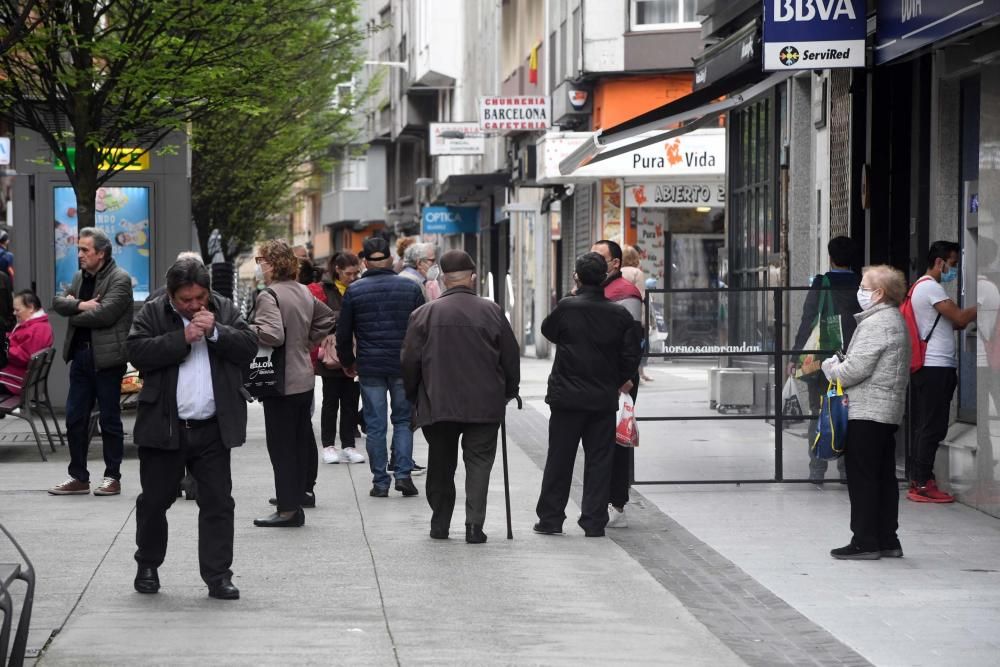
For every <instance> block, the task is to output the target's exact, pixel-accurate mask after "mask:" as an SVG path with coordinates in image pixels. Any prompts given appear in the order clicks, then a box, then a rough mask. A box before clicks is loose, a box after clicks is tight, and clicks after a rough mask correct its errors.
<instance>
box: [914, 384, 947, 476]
mask: <svg viewBox="0 0 1000 667" xmlns="http://www.w3.org/2000/svg"><path fill="white" fill-rule="evenodd" d="M956 386H958V372H957V371H956V370H955V369H954V368H948V367H942V366H924V367H923V368H921V369H920V370H919V371H917V372H916V373H914V374H913V375H911V376H910V387H911V389H912V392H913V393H912V394H911V403H910V418H911V419H912V426H913V442H914V450H913V455H914V458H913V465H912V466H911V471H912V474H913V479H914V481H915V482H916V483H917V485H918V486H923V485H924V484H926V483H927V480H931V479H934V459H935V457H936V456H937V450H938V446H939V445H940V444H941V441H942V440H944V439H945V436H947V435H948V417H949V415H950V414H951V399H952V397H953V396H954V395H955V387H956Z"/></svg>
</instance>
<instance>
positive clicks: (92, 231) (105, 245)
mask: <svg viewBox="0 0 1000 667" xmlns="http://www.w3.org/2000/svg"><path fill="white" fill-rule="evenodd" d="M77 237H78V238H81V239H93V241H94V250H96V251H97V252H99V253H101V254H102V255H104V259H111V239H110V238H108V235H107V234H105V233H104V232H103V231H101V230H100V229H98V228H97V227H84V228H83V229H81V230H80V232H79V234H77Z"/></svg>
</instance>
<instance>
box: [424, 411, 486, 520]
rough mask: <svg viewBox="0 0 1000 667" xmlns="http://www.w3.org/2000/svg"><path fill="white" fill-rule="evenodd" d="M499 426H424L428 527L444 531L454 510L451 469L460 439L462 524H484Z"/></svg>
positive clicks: (455, 463) (452, 473)
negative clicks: (429, 513)
mask: <svg viewBox="0 0 1000 667" xmlns="http://www.w3.org/2000/svg"><path fill="white" fill-rule="evenodd" d="M499 429H500V424H465V423H460V422H438V423H436V424H431V425H429V426H424V428H423V431H424V437H426V438H427V444H428V445H429V450H428V454H427V483H426V491H425V493H426V494H427V504H428V505H430V506H431V512H432V514H431V525H432V526H441V527H442V528H444V529H445V530H447V528H448V526H449V525H451V515H452V512H453V511H454V509H455V468H456V467H457V466H458V441H459V438H461V439H462V460H463V461H464V462H465V523H474V524H477V525H480V526H481V525H483V524H484V523H485V522H486V496H487V493H488V492H489V488H490V472H491V471H492V470H493V461H494V460H495V459H496V455H497V431H499Z"/></svg>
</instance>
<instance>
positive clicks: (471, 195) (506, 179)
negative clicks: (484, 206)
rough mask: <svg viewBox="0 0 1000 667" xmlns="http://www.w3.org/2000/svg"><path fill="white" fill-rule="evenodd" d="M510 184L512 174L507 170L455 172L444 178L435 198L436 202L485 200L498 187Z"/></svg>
mask: <svg viewBox="0 0 1000 667" xmlns="http://www.w3.org/2000/svg"><path fill="white" fill-rule="evenodd" d="M508 185H510V174H509V173H508V172H506V171H499V172H490V173H486V174H453V175H451V176H449V177H448V178H446V179H444V183H442V184H441V190H440V192H438V195H437V197H435V198H434V203H435V204H467V203H475V202H479V201H483V200H484V199H486V198H488V197H489V196H490V195H492V194H493V193H494V190H495V189H496V188H505V187H507V186H508Z"/></svg>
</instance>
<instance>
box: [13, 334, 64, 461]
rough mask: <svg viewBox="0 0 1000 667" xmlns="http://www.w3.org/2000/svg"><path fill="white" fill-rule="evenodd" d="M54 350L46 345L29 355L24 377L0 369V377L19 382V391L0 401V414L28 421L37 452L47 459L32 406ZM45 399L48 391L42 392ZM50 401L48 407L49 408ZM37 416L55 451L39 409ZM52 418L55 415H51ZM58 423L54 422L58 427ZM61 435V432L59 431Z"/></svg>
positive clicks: (36, 403) (35, 402)
mask: <svg viewBox="0 0 1000 667" xmlns="http://www.w3.org/2000/svg"><path fill="white" fill-rule="evenodd" d="M50 352H53V353H54V352H55V350H53V349H52V348H51V347H47V348H45V349H44V350H39V351H38V352H35V353H34V354H33V355H31V359H30V360H29V361H28V370H27V371H26V372H25V374H24V379H23V380H21V379H20V378H18V377H16V376H14V375H11V374H10V373H4V372H3V371H0V379H3V380H6V381H8V382H11V383H14V384H19V385H20V386H21V393H20V394H18V395H17V396H8V397H6V398H5V399H4V400H3V401H0V414H3V415H10V416H12V417H17V418H18V419H23V420H24V421H26V422H28V425H29V426H31V432H32V433H33V434H34V436H35V444H37V445H38V453H39V454H41V455H42V460H43V461H47V460H48V457H46V456H45V450H44V449H43V448H42V438H41V436H40V435H39V434H38V428H37V427H36V426H35V419H34V416H35V411H34V407H35V406H36V405H38V403H39V402H38V400H37V398H36V396H38V395H39V394H38V384H39V382H42V380H43V377H42V375H43V372H45V373H46V374H47V371H46V365H49V366H51V362H47V361H46V359H48V356H49V353H50ZM44 394H45V397H46V399H47V398H48V391H45V392H44ZM51 405H52V404H51V402H50V403H49V407H50V408H51ZM37 414H38V418H39V419H40V420H41V422H42V428H43V429H45V436H46V437H47V438H48V441H49V447H50V448H51V449H52V451H53V452H54V451H56V448H55V445H54V444H53V443H52V433H51V432H50V431H49V426H48V424H47V423H46V422H45V417H44V416H43V415H42V413H41V411H39V412H38V413H37ZM53 419H55V416H54V415H53ZM58 426H59V424H58V423H57V424H56V427H57V428H58ZM60 435H61V432H60Z"/></svg>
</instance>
